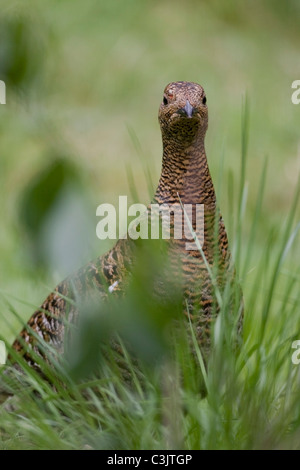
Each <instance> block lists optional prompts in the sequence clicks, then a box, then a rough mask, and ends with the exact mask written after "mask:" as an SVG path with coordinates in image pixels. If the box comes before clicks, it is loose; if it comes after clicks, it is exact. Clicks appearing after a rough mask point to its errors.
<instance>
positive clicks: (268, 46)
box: [0, 0, 300, 448]
mask: <svg viewBox="0 0 300 470" xmlns="http://www.w3.org/2000/svg"><path fill="white" fill-rule="evenodd" d="M0 5H1V17H0V19H1V27H0V79H1V80H4V81H5V82H6V86H7V104H6V105H5V106H4V105H1V106H0V132H1V140H0V182H1V185H0V188H1V189H0V215H1V225H2V227H1V231H0V257H1V270H0V292H1V297H0V327H1V335H2V336H3V337H5V338H6V339H7V341H8V342H10V341H12V340H13V338H14V335H15V334H16V332H17V330H18V329H19V328H20V323H19V322H18V321H17V320H16V317H15V316H14V315H13V314H12V312H11V309H10V308H9V306H8V305H7V301H9V302H10V303H11V304H12V306H13V308H15V309H16V311H17V312H18V314H19V315H20V316H21V317H22V318H23V319H24V320H25V319H27V318H28V317H29V316H30V314H31V313H32V311H33V310H34V308H35V307H37V306H38V305H40V303H41V301H42V300H43V298H44V297H45V296H46V295H47V293H48V292H49V291H50V290H51V289H52V288H53V286H54V285H55V284H56V283H57V282H58V281H59V280H61V279H62V277H64V276H65V275H66V274H67V273H68V272H69V270H71V269H73V268H75V267H76V265H78V266H80V265H81V264H83V262H84V261H88V260H89V259H91V258H93V256H96V255H99V254H101V253H103V252H104V251H106V249H107V248H108V247H109V246H110V243H103V242H101V243H100V242H99V241H97V240H96V236H95V231H94V230H95V228H96V223H97V220H96V216H95V212H96V207H97V206H98V205H99V204H100V203H102V202H109V203H113V204H116V203H117V201H118V196H119V195H122V194H128V196H129V203H130V201H131V200H132V198H133V196H131V195H132V187H130V186H132V184H131V183H129V182H128V178H127V174H126V168H127V170H128V168H130V170H131V173H132V179H133V181H134V183H135V185H136V189H137V195H138V198H139V201H140V202H143V203H147V202H149V198H150V196H151V195H149V189H148V186H149V185H147V184H146V183H147V176H146V175H147V174H149V173H150V174H151V179H152V181H153V184H154V185H155V184H156V182H157V180H158V177H159V173H160V164H161V141H160V132H159V128H158V125H157V118H156V116H157V110H158V106H159V102H160V99H161V96H162V91H163V88H164V86H165V85H166V84H167V83H168V82H170V81H173V80H190V81H196V82H199V83H201V84H202V85H203V86H204V88H205V90H206V93H207V96H208V106H209V116H210V123H209V130H208V135H207V142H206V149H207V154H208V160H209V166H210V169H211V173H212V176H213V180H214V183H215V186H216V189H217V193H218V201H219V205H220V207H221V210H222V213H223V216H224V220H225V224H226V227H227V230H228V232H229V239H230V245H231V247H232V248H233V249H234V250H235V247H237V246H239V247H240V248H239V249H237V251H236V252H235V255H236V256H237V257H238V264H239V274H240V278H241V283H242V286H243V290H244V295H245V305H246V316H245V345H244V348H245V349H244V350H243V351H242V354H241V356H240V357H239V359H238V361H240V363H242V364H246V363H247V360H246V358H248V356H249V363H248V364H249V366H244V367H243V368H242V370H243V372H242V373H237V370H240V367H241V366H240V365H239V362H237V363H236V362H235V361H236V358H235V357H234V356H233V355H232V354H231V353H230V352H229V353H224V351H223V349H222V348H221V350H218V349H217V351H216V353H215V357H214V358H213V359H212V363H211V369H210V375H209V381H211V385H210V387H211V388H210V392H211V393H210V394H209V396H208V399H207V400H208V401H203V400H202V401H199V396H198V395H193V393H195V388H196V386H195V388H194V389H193V393H190V390H189V387H187V389H186V388H183V390H182V389H181V388H180V387H179V389H178V390H179V392H178V396H176V397H175V398H174V400H175V401H176V403H179V402H180V405H179V408H178V409H180V412H179V417H178V420H179V422H181V421H180V420H181V419H182V423H183V429H184V430H185V433H186V435H187V436H188V437H187V438H183V437H182V436H181V438H180V439H181V440H180V439H179V442H180V444H181V445H183V444H182V442H184V445H185V446H186V447H188V448H197V447H201V448H207V447H230V446H233V447H244V448H245V447H251V446H252V447H253V446H256V447H258V446H262V447H268V445H270V446H283V447H284V446H286V447H289V446H291V447H292V446H298V444H297V435H298V433H299V430H298V429H299V428H298V423H299V413H298V411H299V410H298V405H297V404H296V403H295V400H294V398H295V397H294V395H293V394H294V392H295V389H296V388H295V387H296V385H297V380H298V378H297V374H298V372H297V367H296V366H293V365H292V364H291V361H290V356H291V349H290V348H291V342H292V339H293V338H295V339H297V336H298V338H300V331H299V315H300V310H299V283H300V277H299V268H298V265H299V248H300V247H299V236H297V233H296V232H295V240H294V241H293V245H292V247H291V248H290V250H289V251H288V252H286V253H285V251H284V247H286V246H289V242H288V241H289V237H291V235H292V233H293V230H294V229H295V226H296V222H297V220H299V207H298V208H296V209H295V214H294V224H291V226H290V227H289V228H288V233H285V228H286V223H287V222H286V221H287V220H288V214H289V213H290V212H291V210H292V209H291V208H292V201H293V197H294V194H295V192H296V186H297V180H298V175H299V169H300V164H299V125H300V106H299V107H297V106H295V105H293V104H292V103H291V83H292V81H293V80H295V79H297V78H299V77H300V62H299V51H298V44H299V15H300V12H299V4H298V2H296V1H292V0H289V1H286V2H285V3H284V7H283V6H282V2H280V1H273V2H271V1H267V0H264V1H258V0H256V1H253V2H251V3H250V2H243V4H242V3H240V4H239V5H236V3H235V2H231V1H230V2H226V5H225V3H224V4H223V6H222V7H220V5H219V2H215V1H212V2H209V3H208V2H204V1H199V2H197V1H192V0H188V1H187V2H185V3H184V4H183V3H180V2H171V1H164V2H158V1H152V2H148V1H136V0H130V1H128V2H126V3H124V2H123V3H121V2H117V1H112V2H109V3H106V2H102V1H101V2H96V1H94V0H93V1H92V0H88V1H87V2H84V4H83V3H81V2H79V1H77V0H76V1H74V2H72V7H71V5H70V2H68V1H66V0H65V1H60V2H58V1H55V2H53V1H51V2H50V1H48V0H45V1H44V2H43V8H41V6H40V4H39V3H38V2H36V1H26V2H19V1H15V2H11V3H10V4H9V5H8V4H7V2H3V1H1V2H0ZM245 94H247V97H248V102H249V119H248V127H247V129H248V133H249V138H248V140H249V143H248V159H247V164H246V167H245V181H244V180H243V179H242V178H241V171H240V168H241V154H242V151H241V147H242V139H241V114H242V112H241V110H242V102H243V97H244V96H245ZM132 129H133V131H132ZM133 135H135V136H137V140H138V142H139V143H136V141H135V138H134V137H132V136H133ZM266 158H267V161H268V165H267V173H266V175H267V176H266V177H264V176H263V173H264V166H265V161H266ZM57 162H63V163H62V168H61V172H60V175H65V177H64V178H62V179H61V186H59V187H58V186H55V188H54V187H53V186H50V185H49V184H48V183H47V179H45V175H46V174H47V172H49V171H50V172H51V171H52V170H51V169H53V168H55V165H56V164H57ZM65 169H67V170H65ZM127 173H128V171H127ZM55 174H56V173H55ZM72 175H73V176H72ZM54 180H55V181H56V177H54ZM129 181H130V179H129ZM37 187H38V188H39V189H38V192H37V193H34V192H33V194H36V195H35V201H36V202H37V201H38V202H39V203H40V207H41V213H43V211H44V210H45V211H46V209H47V208H48V205H47V204H48V203H49V204H50V205H51V207H54V206H55V207H56V208H57V209H58V208H59V214H58V215H59V218H58V219H56V220H60V221H61V222H60V224H59V226H56V225H55V224H51V223H50V225H48V228H46V229H44V232H43V234H44V235H45V234H46V235H47V236H45V237H44V242H45V244H46V245H47V243H48V245H47V248H46V249H45V250H44V252H43V249H42V248H41V249H40V250H38V249H36V250H34V248H35V246H36V248H38V247H37V245H36V240H35V238H34V237H35V236H36V237H38V238H39V234H38V233H37V230H36V229H35V225H34V223H33V222H31V220H32V219H30V217H29V218H28V215H27V216H26V214H24V201H25V202H26V198H27V201H28V192H29V190H32V189H33V188H37ZM60 189H62V192H60ZM65 189H66V192H64V190H65ZM54 195H55V197H54ZM257 195H258V196H257ZM263 195H264V197H263ZM49 201H50V202H49ZM74 201H75V202H74ZM63 202H64V203H66V204H65V205H64V203H63ZM53 205H54V206H53ZM64 214H65V216H64ZM70 214H71V215H72V214H76V215H74V217H71V219H70V218H68V217H70ZM242 215H243V224H242V225H241V224H240V217H241V216H242ZM67 216H68V217H67ZM24 217H25V219H24ZM26 217H27V218H26ZM24 220H25V223H24ZM26 220H27V222H28V221H29V222H28V223H27V225H26ZM64 221H65V223H64ZM54 225H55V226H54ZM59 227H61V231H60V230H59ZM53 229H55V230H53ZM78 234H79V235H78ZM49 241H50V245H49ZM70 241H71V242H72V243H70ZM78 242H80V243H81V244H79V245H78ZM59 244H60V247H59V249H61V250H63V249H64V246H65V247H66V248H67V247H68V248H70V249H71V250H73V253H72V252H71V254H70V255H68V256H67V259H66V260H65V261H66V262H62V263H60V260H61V259H62V257H61V251H59V250H58V249H57V251H56V247H58V245H59ZM46 245H45V246H46ZM45 246H44V247H45ZM79 247H80V248H79ZM32 248H33V250H32ZM38 251H39V252H40V253H41V254H42V256H37V254H38ZM66 252H67V253H69V251H68V250H66ZM281 252H283V253H284V259H283V260H282V262H279V261H278V260H279V259H280V253H281ZM248 253H249V256H248ZM63 261H64V260H63ZM283 261H284V263H283ZM274 279H275V280H276V283H275V281H274V282H273V280H274ZM132 302H134V299H132ZM262 325H264V326H263V328H262ZM262 331H263V334H262ZM182 348H183V349H182ZM251 348H254V350H255V351H257V352H256V353H255V354H254V353H253V351H252V349H251ZM175 350H176V351H177V352H176V354H177V355H178V356H180V355H181V354H182V355H183V356H184V353H183V351H185V349H184V347H183V346H182V345H179V346H178V348H177V349H176V348H175ZM249 351H251V353H250V352H249ZM222 354H223V356H224V357H222ZM184 357H185V356H184ZM179 362H180V361H179ZM183 362H184V361H183ZM168 367H169V365H168ZM170 367H171V368H174V367H175V369H176V367H177V366H176V364H172V365H171V366H170ZM178 367H179V369H180V367H181V368H182V369H183V371H179V370H178V371H176V372H174V374H175V375H174V376H175V377H179V376H180V375H181V374H183V376H184V377H187V380H186V381H185V385H186V383H191V384H195V383H196V384H197V383H198V381H197V380H195V371H193V370H192V371H190V370H189V369H188V366H187V365H184V364H183V365H182V364H181V363H180V365H179V366H178ZM173 370H174V369H172V371H173ZM226 374H227V377H226ZM232 374H233V376H232ZM171 375H172V374H171ZM108 376H109V375H108ZM218 376H219V378H218ZM176 380H177V379H176ZM230 380H232V384H230V383H229V381H230ZM152 383H153V384H155V383H156V386H154V385H153V387H154V388H151V381H150V380H149V381H148V382H147V384H148V385H147V387H149V389H150V395H149V394H147V393H146V395H144V392H141V397H140V400H138V401H137V402H136V401H135V400H136V395H135V393H134V394H133V395H131V394H130V392H128V390H126V389H123V385H122V383H118V384H117V385H116V393H115V394H114V391H112V390H111V387H114V385H110V383H108V384H107V385H106V386H107V391H106V392H105V393H107V395H111V394H113V399H114V400H119V399H118V395H119V394H121V396H122V397H123V402H122V400H120V401H117V405H118V406H117V407H116V409H117V410H118V417H120V415H121V418H120V420H118V417H117V416H116V414H114V415H112V408H111V406H110V405H108V408H109V413H108V414H105V413H107V409H105V410H104V409H103V408H102V405H101V404H100V402H98V401H95V400H94V399H92V401H93V402H94V403H96V405H95V406H97V407H100V408H101V410H102V412H103V413H104V414H103V415H102V420H103V422H102V424H103V423H104V424H105V426H104V427H105V429H106V431H105V433H106V432H108V434H109V435H110V436H111V434H110V431H107V428H108V429H109V426H111V433H112V435H113V436H115V434H117V431H118V426H120V427H121V424H122V426H123V427H121V430H119V437H118V439H119V440H118V441H115V440H114V439H115V437H114V438H113V441H112V442H113V443H112V444H109V445H111V446H113V447H114V446H118V445H119V446H120V447H127V448H130V446H132V447H136V448H139V447H143V446H145V447H151V446H152V445H153V446H154V447H156V448H157V447H160V446H162V447H163V446H164V445H167V444H168V440H167V439H166V440H164V436H163V435H162V434H161V432H163V431H162V429H163V427H162V428H160V427H159V426H160V425H161V419H160V418H161V416H160V418H159V417H158V416H157V407H158V408H159V407H160V405H161V406H162V402H160V401H159V400H162V401H163V403H165V401H168V399H167V400H165V397H164V396H163V394H162V395H160V386H161V384H160V382H159V381H158V383H157V382H155V380H154V382H152ZM159 384H160V385H159ZM120 387H121V391H120V389H119V388H120ZM70 390H73V389H72V387H71V388H70ZM138 390H139V389H138ZM148 391H149V390H148ZM46 392H47V393H48V392H49V390H48V391H47V390H46ZM46 392H45V393H46ZM101 393H104V392H103V390H102V392H101ZM70 394H71V392H70ZM124 394H125V395H124ZM149 397H150V398H149ZM28 400H29V401H30V403H31V406H32V408H30V407H29V409H31V411H32V416H35V418H36V422H35V421H34V419H33V421H32V433H33V434H30V440H31V439H32V438H33V437H34V436H36V433H38V426H37V427H36V428H35V423H37V424H38V423H40V420H42V419H43V417H44V414H43V413H44V411H45V410H42V411H41V410H39V409H38V408H35V407H36V404H35V402H34V401H32V400H33V399H32V398H31V397H30V396H28ZM49 400H50V402H49V403H50V405H49V406H50V407H51V406H52V405H51V400H52V399H49ZM76 403H77V405H78V406H79V408H78V407H77V405H76ZM220 403H222V405H221V406H220ZM127 405H128V406H129V410H130V413H131V412H132V415H131V414H130V413H129V414H126V410H127V408H126V406H127ZM103 406H104V405H103ZM164 406H165V405H164ZM172 406H173V405H172ZM104 408H105V407H104ZM162 408H163V409H164V407H163V406H162ZM262 408H263V409H264V410H265V412H264V413H262V416H259V413H260V412H261V410H262ZM51 409H52V408H51ZM186 409H188V410H189V411H188V413H187V415H186ZM193 409H195V410H196V411H195V413H193V412H192V411H191V410H193ZM46 411H47V412H48V411H49V410H48V409H47V410H46ZM64 411H66V410H64ZM98 411H99V410H98ZM119 412H120V413H119ZM273 412H274V414H272V413H273ZM68 413H69V414H68ZM68 413H67V414H66V416H71V414H72V413H73V414H74V416H75V415H76V416H77V418H76V419H77V421H76V419H75V421H76V423H77V425H78V427H79V426H80V425H81V423H82V420H83V416H85V417H86V418H87V422H88V423H90V421H89V419H90V415H89V411H88V410H87V408H86V407H85V405H84V404H83V403H82V402H81V401H79V402H75V404H74V408H73V407H72V405H70V410H69V411H68ZM76 413H77V414H76ZM276 413H277V414H276ZM103 416H104V417H103ZM108 416H110V419H111V423H110V425H109V420H108ZM56 417H57V420H58V427H59V429H62V427H63V426H65V429H64V432H65V433H66V434H65V435H67V436H68V438H65V440H64V439H63V438H62V439H61V440H56V439H55V436H54V435H53V433H51V432H50V429H48V428H49V425H46V424H45V426H46V427H45V428H44V434H43V435H42V434H41V433H40V435H39V436H38V439H41V441H40V445H41V447H43V446H44V447H47V446H49V447H55V446H58V447H59V446H60V445H61V446H62V447H69V446H70V447H72V446H73V447H76V445H81V444H82V443H84V442H85V441H84V439H86V436H85V435H84V436H83V434H82V435H81V434H80V432H78V435H77V436H76V439H78V440H77V441H76V439H75V438H74V441H73V442H71V434H68V432H69V433H70V429H69V431H68V426H67V424H66V422H65V421H64V419H63V418H62V417H61V416H60V415H56ZM7 419H10V418H7ZM11 419H12V421H11V425H12V426H13V419H15V418H14V417H12V418H11ZM93 419H94V418H93ZM95 419H96V418H95ZM99 419H100V418H99ZM265 419H266V422H267V423H271V424H270V425H269V427H268V425H267V424H266V425H264V422H265ZM149 420H150V421H151V420H152V422H151V425H149ZM136 421H138V422H139V423H140V427H139V426H137V428H136V431H135V429H134V427H135V423H136ZM95 422H97V419H96V421H94V420H92V424H91V423H90V424H91V427H88V428H86V429H85V430H84V432H86V433H87V435H89V433H93V432H94V429H95V428H94V427H93V426H96V425H95ZM147 423H148V424H147ZM19 424H20V423H19ZM102 424H101V425H102ZM173 424H174V423H173ZM173 424H172V426H173ZM156 425H157V427H156V428H155V429H153V426H154V427H155V426H156ZM174 425H175V424H174ZM60 426H61V427H60ZM176 426H178V423H177V424H176ZM166 427H167V428H168V426H166ZM179 427H181V425H179ZM266 427H267V428H268V429H266ZM46 428H47V429H46ZM122 429H123V431H124V433H123V434H122ZM125 429H130V432H128V436H126V433H125ZM171 429H172V427H171ZM191 429H192V430H193V431H191ZM279 429H282V430H281V431H280V432H279ZM46 431H47V432H49V436H50V437H49V440H48V438H46V434H47V433H46ZM288 431H293V432H292V433H291V437H290V440H288V441H287V443H286V442H285V438H286V436H285V433H287V432H288ZM30 432H31V431H30ZM98 432H99V433H100V434H101V432H102V431H101V426H100V427H99V428H98ZM12 433H13V431H12ZM105 433H104V435H102V434H101V439H100V440H101V445H102V446H105V442H106V441H105V439H106V438H105ZM276 433H277V435H278V438H275V437H276ZM51 436H52V437H53V441H51ZM153 436H155V438H154V440H152V437H153ZM38 439H37V441H36V445H37V442H38ZM43 439H44V441H43ZM81 439H83V441H82V442H81ZM102 439H104V440H102ZM122 439H123V441H122ZM182 439H183V440H182ZM268 439H269V440H268ZM276 439H278V440H276ZM33 441H34V439H33ZM12 442H13V444H12V446H13V445H16V441H15V440H13V441H12ZM60 442H61V444H60ZM103 442H104V444H103ZM109 442H111V441H109ZM295 442H296V443H295ZM26 443H27V444H28V441H27V440H26V439H25V444H24V446H25V447H26ZM6 445H8V444H7V443H5V444H4V446H6ZM95 445H96V447H97V445H98V444H95ZM168 445H170V446H171V447H172V445H179V444H178V443H177V444H176V443H173V444H172V443H169V444H168ZM99 446H100V444H99Z"/></svg>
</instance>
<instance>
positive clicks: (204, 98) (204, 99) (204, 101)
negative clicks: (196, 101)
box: [202, 96, 206, 104]
mask: <svg viewBox="0 0 300 470" xmlns="http://www.w3.org/2000/svg"><path fill="white" fill-rule="evenodd" d="M202 103H203V104H205V103H206V96H204V97H203V100H202Z"/></svg>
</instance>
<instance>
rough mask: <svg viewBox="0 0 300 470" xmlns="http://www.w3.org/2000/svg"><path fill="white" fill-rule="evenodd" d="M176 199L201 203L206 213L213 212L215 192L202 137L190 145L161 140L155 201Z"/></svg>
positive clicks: (186, 202) (187, 202)
mask: <svg viewBox="0 0 300 470" xmlns="http://www.w3.org/2000/svg"><path fill="white" fill-rule="evenodd" d="M178 196H179V197H180V199H181V202H182V203H183V204H205V210H206V211H207V210H209V212H211V211H213V212H214V211H215V204H216V198H215V191H214V187H213V183H212V179H211V176H210V173H209V169H208V164H207V159H206V153H205V148H204V136H203V135H202V134H198V135H196V136H195V137H194V139H192V140H191V141H190V142H186V139H185V140H178V138H176V140H175V139H174V140H173V139H171V138H170V136H168V138H167V139H166V138H164V137H163V159H162V171H161V177H160V180H159V184H158V187H157V190H156V193H155V201H156V202H158V203H159V204H163V203H164V204H173V203H178V202H179V197H178Z"/></svg>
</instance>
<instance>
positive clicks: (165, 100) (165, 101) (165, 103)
mask: <svg viewBox="0 0 300 470" xmlns="http://www.w3.org/2000/svg"><path fill="white" fill-rule="evenodd" d="M163 103H164V105H165V106H166V105H167V104H168V100H167V98H166V96H164V99H163Z"/></svg>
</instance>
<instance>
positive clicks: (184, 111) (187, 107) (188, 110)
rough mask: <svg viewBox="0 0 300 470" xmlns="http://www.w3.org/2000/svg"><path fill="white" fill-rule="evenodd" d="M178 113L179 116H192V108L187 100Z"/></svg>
mask: <svg viewBox="0 0 300 470" xmlns="http://www.w3.org/2000/svg"><path fill="white" fill-rule="evenodd" d="M178 112H179V113H180V114H186V115H187V117H189V118H191V117H192V115H193V112H194V108H193V106H192V105H191V103H190V102H189V100H186V103H185V107H184V108H181V109H180V110H179V111H178Z"/></svg>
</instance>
